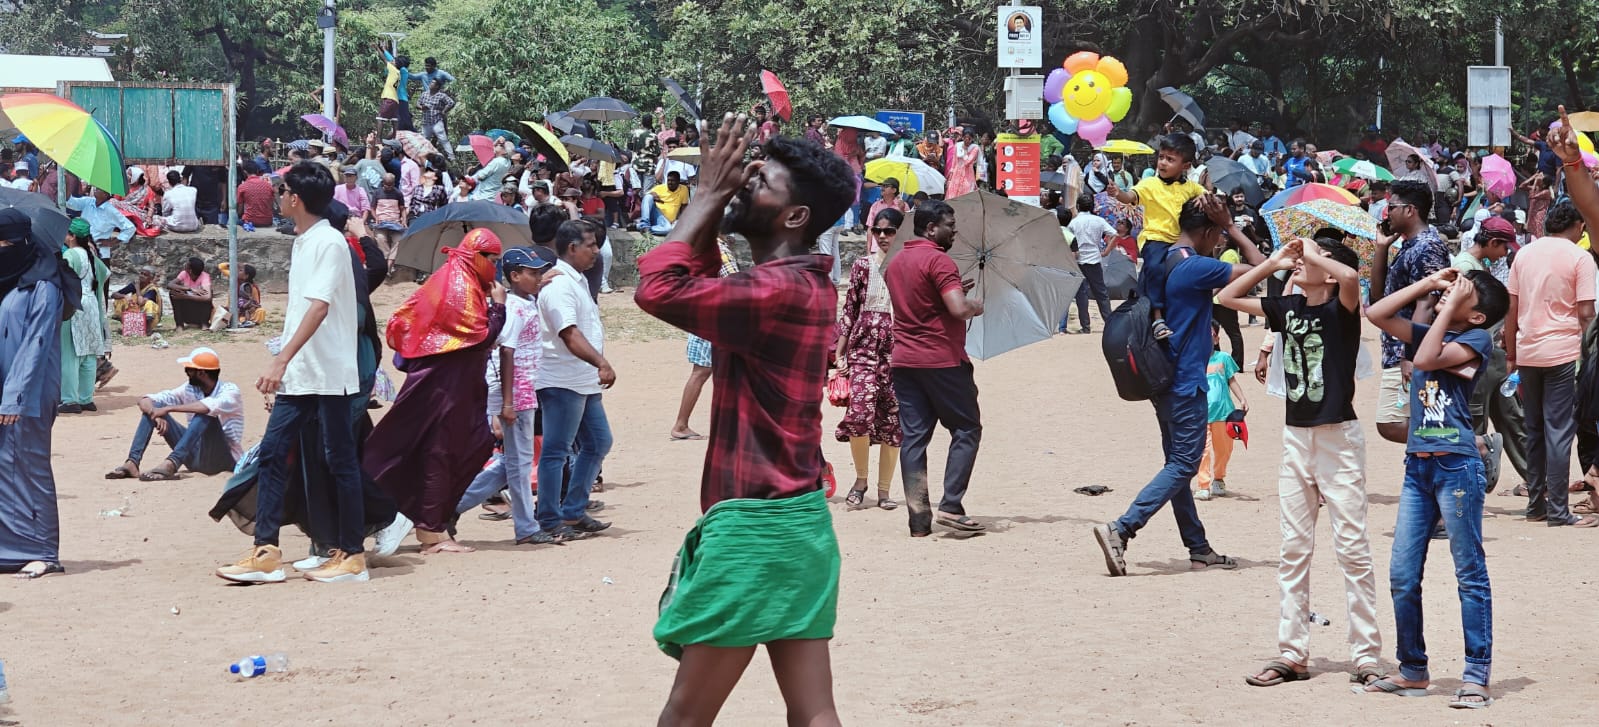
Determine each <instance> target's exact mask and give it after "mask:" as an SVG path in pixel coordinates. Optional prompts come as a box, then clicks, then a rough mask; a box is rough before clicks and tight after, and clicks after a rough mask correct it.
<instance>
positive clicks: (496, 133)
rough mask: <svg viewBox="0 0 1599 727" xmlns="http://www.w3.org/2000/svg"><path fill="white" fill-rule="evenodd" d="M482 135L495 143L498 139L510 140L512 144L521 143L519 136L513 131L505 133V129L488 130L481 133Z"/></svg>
mask: <svg viewBox="0 0 1599 727" xmlns="http://www.w3.org/2000/svg"><path fill="white" fill-rule="evenodd" d="M483 135H484V136H487V137H488V138H490V139H494V140H496V141H497V140H500V139H510V140H511V143H512V144H521V143H522V137H521V136H519V135H517V133H516V132H514V131H506V130H505V129H489V130H488V131H485V132H483Z"/></svg>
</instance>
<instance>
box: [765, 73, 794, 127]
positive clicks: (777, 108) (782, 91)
mask: <svg viewBox="0 0 1599 727" xmlns="http://www.w3.org/2000/svg"><path fill="white" fill-rule="evenodd" d="M761 91H763V92H765V93H766V97H767V98H769V99H771V101H772V113H774V114H777V115H778V116H781V117H783V120H784V121H792V120H793V119H794V104H792V103H789V100H788V89H786V88H783V82H782V81H779V80H777V74H776V73H773V72H771V71H761Z"/></svg>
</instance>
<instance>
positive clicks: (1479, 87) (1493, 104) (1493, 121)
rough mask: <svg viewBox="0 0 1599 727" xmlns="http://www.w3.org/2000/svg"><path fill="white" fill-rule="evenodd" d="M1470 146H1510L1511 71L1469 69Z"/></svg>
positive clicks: (1467, 71)
mask: <svg viewBox="0 0 1599 727" xmlns="http://www.w3.org/2000/svg"><path fill="white" fill-rule="evenodd" d="M1466 146H1473V147H1494V146H1510V68H1509V67H1507V66H1467V67H1466Z"/></svg>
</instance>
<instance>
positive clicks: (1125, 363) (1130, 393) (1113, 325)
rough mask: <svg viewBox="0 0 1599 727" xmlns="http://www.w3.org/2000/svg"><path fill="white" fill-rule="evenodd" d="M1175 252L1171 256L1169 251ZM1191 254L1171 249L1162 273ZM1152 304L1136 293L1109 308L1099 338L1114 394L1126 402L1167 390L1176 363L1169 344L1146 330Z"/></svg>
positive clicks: (1150, 318)
mask: <svg viewBox="0 0 1599 727" xmlns="http://www.w3.org/2000/svg"><path fill="white" fill-rule="evenodd" d="M1173 252H1177V253H1179V254H1178V255H1176V256H1173V255H1172V253H1173ZM1190 254H1192V251H1191V250H1188V249H1187V248H1172V249H1171V250H1168V251H1167V253H1166V257H1165V259H1164V260H1163V261H1162V264H1163V265H1165V267H1166V274H1167V275H1168V276H1170V275H1171V271H1172V269H1173V268H1174V267H1176V266H1177V264H1179V263H1181V262H1182V261H1184V260H1186V259H1188V256H1189V255H1190ZM1152 321H1153V307H1152V306H1150V304H1149V299H1148V298H1144V297H1141V296H1139V295H1138V294H1137V293H1136V292H1134V293H1131V294H1129V297H1128V299H1127V300H1126V301H1123V302H1122V304H1121V305H1119V306H1117V307H1116V310H1114V311H1111V314H1110V316H1109V317H1108V318H1106V319H1105V335H1104V337H1103V338H1102V339H1100V345H1101V346H1103V347H1104V351H1105V363H1107V364H1109V365H1110V378H1111V380H1112V381H1115V382H1116V393H1117V394H1118V395H1120V396H1121V398H1122V399H1124V400H1126V401H1148V400H1150V399H1153V398H1155V397H1156V396H1158V395H1160V394H1164V393H1166V391H1168V390H1169V389H1171V385H1172V379H1173V378H1175V376H1176V374H1177V366H1176V364H1174V363H1172V360H1171V356H1170V353H1171V347H1170V346H1168V345H1167V344H1166V342H1164V341H1159V340H1156V339H1155V334H1154V332H1153V331H1151V330H1150V323H1151V322H1152Z"/></svg>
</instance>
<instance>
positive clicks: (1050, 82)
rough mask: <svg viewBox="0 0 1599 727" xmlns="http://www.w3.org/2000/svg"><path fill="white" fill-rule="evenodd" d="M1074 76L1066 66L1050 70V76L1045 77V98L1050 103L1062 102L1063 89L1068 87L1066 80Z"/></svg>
mask: <svg viewBox="0 0 1599 727" xmlns="http://www.w3.org/2000/svg"><path fill="white" fill-rule="evenodd" d="M1071 77H1072V74H1070V73H1067V72H1066V69H1064V68H1056V69H1055V70H1053V71H1050V72H1049V77H1048V78H1046V79H1044V100H1045V101H1047V102H1049V103H1060V92H1061V89H1064V88H1066V81H1067V80H1069V79H1070V78H1071Z"/></svg>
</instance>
